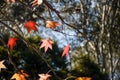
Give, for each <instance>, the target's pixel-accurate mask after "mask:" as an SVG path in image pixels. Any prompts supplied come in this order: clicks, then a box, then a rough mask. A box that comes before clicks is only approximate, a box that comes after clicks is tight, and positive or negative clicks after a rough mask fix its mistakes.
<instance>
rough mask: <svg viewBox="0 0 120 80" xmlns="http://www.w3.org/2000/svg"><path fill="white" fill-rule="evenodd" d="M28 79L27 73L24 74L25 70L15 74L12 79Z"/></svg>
mask: <svg viewBox="0 0 120 80" xmlns="http://www.w3.org/2000/svg"><path fill="white" fill-rule="evenodd" d="M26 77H29V75H28V74H27V73H25V72H24V70H21V71H19V72H18V73H15V74H14V75H13V76H12V77H11V79H15V80H27V79H26Z"/></svg>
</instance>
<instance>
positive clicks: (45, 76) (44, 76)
mask: <svg viewBox="0 0 120 80" xmlns="http://www.w3.org/2000/svg"><path fill="white" fill-rule="evenodd" d="M38 75H39V76H40V78H39V80H50V79H49V78H50V77H51V75H49V74H38Z"/></svg>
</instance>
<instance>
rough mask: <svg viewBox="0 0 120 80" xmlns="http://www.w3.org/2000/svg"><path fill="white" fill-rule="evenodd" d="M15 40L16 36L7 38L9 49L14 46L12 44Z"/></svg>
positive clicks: (14, 43)
mask: <svg viewBox="0 0 120 80" xmlns="http://www.w3.org/2000/svg"><path fill="white" fill-rule="evenodd" d="M16 40H17V38H15V37H13V38H10V39H9V40H8V44H7V45H8V47H9V48H10V49H13V48H14V46H15V45H16Z"/></svg>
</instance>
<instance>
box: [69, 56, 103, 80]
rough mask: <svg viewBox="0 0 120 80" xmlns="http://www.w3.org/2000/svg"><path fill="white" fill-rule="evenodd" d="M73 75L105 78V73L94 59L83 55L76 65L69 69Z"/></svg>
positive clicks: (97, 78) (100, 79)
mask: <svg viewBox="0 0 120 80" xmlns="http://www.w3.org/2000/svg"><path fill="white" fill-rule="evenodd" d="M71 73H72V75H73V76H76V77H91V78H92V80H105V75H104V74H103V73H102V72H101V71H100V68H99V67H98V65H97V64H95V63H94V61H92V60H90V59H89V58H88V57H86V56H84V57H81V59H80V60H79V62H78V66H77V67H75V68H74V69H73V70H71Z"/></svg>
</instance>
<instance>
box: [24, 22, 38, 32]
mask: <svg viewBox="0 0 120 80" xmlns="http://www.w3.org/2000/svg"><path fill="white" fill-rule="evenodd" d="M24 28H26V29H27V31H28V33H30V31H31V30H34V31H37V30H38V29H37V27H36V22H34V21H31V20H30V21H27V22H26V23H25V24H24Z"/></svg>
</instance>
